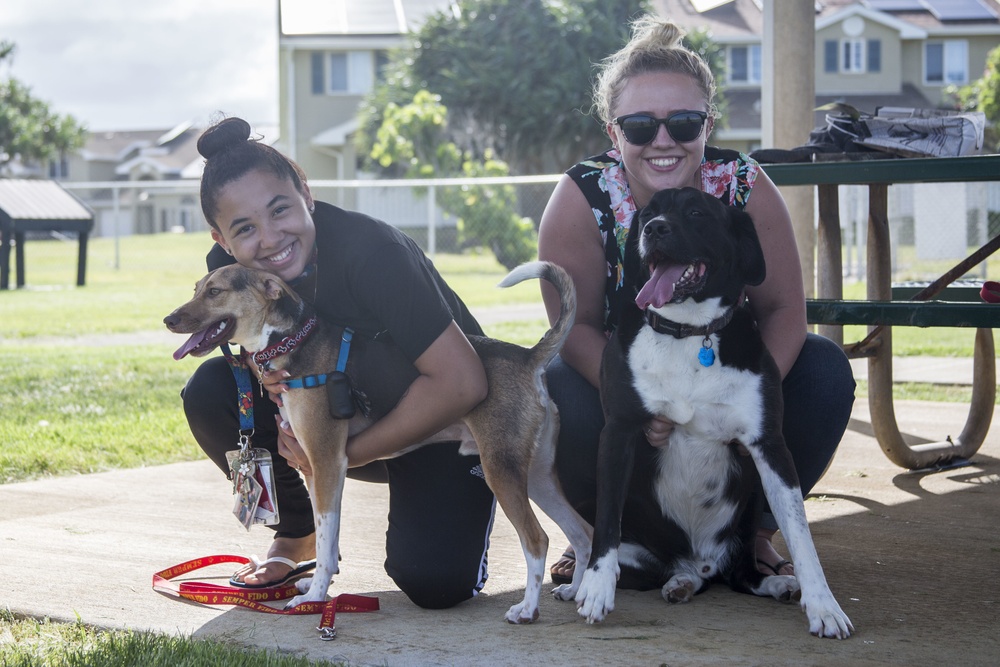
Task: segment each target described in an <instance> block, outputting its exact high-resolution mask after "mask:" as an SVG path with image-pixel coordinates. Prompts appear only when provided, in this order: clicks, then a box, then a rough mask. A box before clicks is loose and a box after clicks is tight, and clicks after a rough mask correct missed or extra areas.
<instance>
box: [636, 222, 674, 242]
mask: <svg viewBox="0 0 1000 667" xmlns="http://www.w3.org/2000/svg"><path fill="white" fill-rule="evenodd" d="M669 234H670V226H669V225H668V224H667V222H666V221H665V220H663V219H662V218H654V219H652V220H650V221H649V222H648V223H646V226H645V227H643V229H642V235H643V236H645V237H646V238H659V237H661V236H667V235H669Z"/></svg>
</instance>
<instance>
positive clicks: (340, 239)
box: [208, 202, 483, 362]
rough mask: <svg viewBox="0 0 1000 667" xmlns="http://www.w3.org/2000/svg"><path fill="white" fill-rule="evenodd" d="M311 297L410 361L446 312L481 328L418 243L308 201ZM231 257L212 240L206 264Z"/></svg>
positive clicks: (478, 331)
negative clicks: (313, 264) (313, 272)
mask: <svg viewBox="0 0 1000 667" xmlns="http://www.w3.org/2000/svg"><path fill="white" fill-rule="evenodd" d="M313 220H314V222H315V225H316V246H317V248H318V250H319V254H318V259H317V278H316V285H317V287H316V297H315V302H314V305H315V307H316V310H317V312H318V313H319V315H320V316H321V317H322V318H323V319H324V320H326V321H327V322H330V323H332V324H337V325H340V326H349V327H351V328H353V329H354V330H355V332H356V333H357V335H362V336H365V337H366V338H369V339H373V340H378V341H384V342H388V340H391V341H392V342H393V343H395V345H396V346H397V347H398V348H399V349H400V350H401V351H402V352H403V354H404V355H405V356H406V357H407V358H408V359H409V360H410V361H411V362H414V361H416V360H417V358H418V357H420V355H421V354H423V353H424V352H425V351H426V350H427V348H428V347H430V345H431V343H433V342H434V341H435V340H436V339H437V337H438V336H440V335H441V333H442V332H443V331H444V330H445V328H446V327H447V326H448V324H449V323H450V322H451V320H453V319H454V320H455V322H456V323H457V324H458V326H459V328H461V329H462V331H463V332H465V333H466V334H470V335H472V334H474V335H482V334H483V330H482V328H481V327H480V326H479V323H478V322H476V320H475V318H474V317H473V316H472V314H471V313H470V312H469V310H468V308H467V307H466V306H465V304H464V303H462V300H461V299H459V297H458V295H457V294H455V293H454V292H453V291H452V289H451V288H450V287H449V286H448V284H447V283H446V282H445V281H444V279H443V278H442V277H441V275H440V274H439V273H438V272H437V269H435V268H434V264H433V263H432V262H431V260H430V259H429V258H428V257H427V256H426V255H424V253H423V251H422V250H421V249H420V247H419V246H418V245H417V244H416V243H415V242H414V241H413V239H411V238H410V237H408V236H407V235H406V234H403V233H402V232H401V231H399V230H398V229H396V228H395V227H393V226H391V225H389V224H386V223H384V222H382V221H380V220H376V219H375V218H371V217H369V216H367V215H364V214H361V213H357V212H354V211H346V210H344V209H341V208H337V207H336V206H332V205H330V204H326V203H324V202H316V210H315V212H314V213H313ZM234 261H235V260H234V259H233V258H232V257H230V256H229V255H227V254H226V253H225V251H223V250H222V248H221V247H220V246H218V245H216V246H215V247H214V248H212V251H211V252H209V254H208V268H209V270H212V269H216V268H218V267H220V266H223V265H225V264H231V263H233V262H234Z"/></svg>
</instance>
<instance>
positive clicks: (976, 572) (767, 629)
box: [0, 401, 1000, 666]
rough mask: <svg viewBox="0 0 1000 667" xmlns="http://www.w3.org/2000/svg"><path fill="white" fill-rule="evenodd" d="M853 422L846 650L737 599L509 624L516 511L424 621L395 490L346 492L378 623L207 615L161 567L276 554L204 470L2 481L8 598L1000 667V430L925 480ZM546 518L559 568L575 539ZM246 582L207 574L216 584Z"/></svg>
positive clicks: (61, 612) (272, 640) (586, 660)
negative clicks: (390, 497)
mask: <svg viewBox="0 0 1000 667" xmlns="http://www.w3.org/2000/svg"><path fill="white" fill-rule="evenodd" d="M896 414H897V416H898V417H899V421H900V423H901V424H902V425H903V429H904V430H905V431H907V432H909V433H914V434H920V435H921V436H924V437H928V438H934V439H943V438H944V437H945V436H947V435H948V434H949V433H956V432H957V431H958V430H960V427H961V424H962V422H963V421H964V417H965V412H964V406H961V405H954V404H950V405H949V404H942V403H918V402H903V403H900V404H897V406H896ZM854 418H855V420H856V425H859V426H861V428H858V430H852V431H849V432H848V434H847V436H846V437H845V438H844V441H843V443H842V445H841V448H840V451H839V452H838V454H837V457H836V459H835V460H834V462H833V465H832V466H831V468H830V470H829V471H828V472H827V474H826V476H825V477H824V478H823V479H822V480H821V481H820V483H819V485H818V486H817V488H816V489H814V491H813V494H812V495H811V496H810V499H809V500H808V502H807V503H806V508H807V513H808V515H809V518H810V523H811V526H812V532H813V536H814V539H815V541H816V545H817V549H818V551H819V553H820V557H821V559H822V562H823V565H824V569H825V571H826V573H827V576H828V578H829V581H830V585H831V587H832V589H833V591H834V593H835V594H836V595H837V597H838V599H839V601H840V603H841V605H842V606H843V607H844V609H845V611H846V612H847V613H848V614H849V615H850V616H851V618H852V620H853V622H854V625H855V627H856V629H857V632H856V634H855V636H853V637H852V638H850V639H849V640H847V641H840V642H838V641H834V640H821V639H817V638H815V637H812V636H810V635H809V634H808V630H807V625H806V619H805V617H804V615H803V614H802V613H801V612H800V611H799V610H798V609H797V608H796V607H795V606H794V605H782V604H780V603H777V602H775V601H773V600H766V599H759V598H754V597H751V596H746V595H739V594H736V593H733V592H731V591H729V590H728V589H726V588H725V587H724V586H722V585H716V586H713V587H712V588H711V589H709V591H708V592H706V593H704V594H702V595H699V596H698V597H697V598H696V599H695V600H694V601H693V602H692V603H691V604H687V605H667V604H666V603H664V602H663V601H662V600H661V599H660V597H659V595H658V593H657V592H655V591H651V592H644V593H639V592H623V593H620V594H619V597H618V602H617V609H616V611H615V612H614V613H613V614H612V615H611V616H610V618H609V620H608V621H607V622H606V623H604V624H602V625H596V626H591V625H587V624H586V623H584V622H583V620H582V619H580V618H579V617H578V616H577V614H576V612H575V610H574V608H573V605H572V604H569V603H560V602H557V601H555V600H553V599H551V598H550V597H547V596H546V597H543V601H542V609H541V618H540V619H539V621H538V622H537V623H535V624H534V625H531V626H523V627H522V626H511V625H508V624H506V623H505V622H503V614H504V612H505V611H506V610H507V608H508V607H509V606H510V605H511V604H512V603H513V602H514V601H516V600H517V599H519V596H520V594H521V591H522V590H523V585H524V582H523V576H524V564H523V560H522V556H521V552H520V548H519V546H518V544H517V541H516V537H515V535H514V532H513V529H512V528H511V526H510V524H509V523H508V522H507V521H506V519H505V518H504V517H503V516H502V514H501V515H499V516H498V520H497V526H496V529H495V531H494V535H493V538H492V543H491V549H490V581H489V583H488V584H487V587H486V590H485V591H484V593H483V594H482V595H480V596H479V598H478V599H475V600H471V601H469V602H466V603H464V604H462V605H460V606H459V607H457V608H455V609H450V610H445V611H425V610H421V609H418V608H416V607H415V606H413V605H412V604H411V603H409V602H408V601H407V600H406V599H405V597H404V596H403V595H402V594H401V593H399V592H398V591H397V590H395V588H394V586H393V584H392V582H391V581H390V580H389V579H388V578H387V577H386V575H385V573H384V571H383V570H382V561H383V559H384V557H385V550H384V532H385V528H386V508H387V498H386V493H385V487H384V486H381V485H374V484H365V483H361V482H354V481H349V482H348V488H347V491H346V497H345V510H344V532H343V538H342V539H343V542H342V547H343V552H344V560H343V563H342V566H341V570H342V574H341V575H339V576H337V577H336V578H335V582H334V584H333V586H332V587H331V593H340V592H350V593H360V594H369V595H377V596H378V597H379V598H380V601H381V606H382V609H381V611H379V612H376V613H372V614H341V615H340V616H339V617H338V622H337V627H338V631H339V635H340V636H339V638H338V639H337V640H336V641H333V642H322V641H319V639H318V638H317V633H316V631H315V630H314V629H313V628H314V626H315V625H316V622H315V619H314V618H305V617H301V616H298V617H296V616H292V617H284V616H272V615H265V614H260V613H255V612H252V611H247V610H244V609H237V608H230V607H203V606H198V605H194V604H189V603H185V602H182V601H180V600H177V599H173V598H170V597H167V596H163V595H160V594H157V593H154V592H153V591H152V590H151V578H152V574H153V572H156V571H158V570H161V569H164V568H166V567H168V566H170V565H174V564H177V563H180V562H182V561H185V560H188V559H191V558H196V557H199V556H205V555H209V554H225V553H233V554H244V555H246V554H249V553H264V552H265V551H266V549H267V545H268V542H269V539H270V536H269V533H268V531H267V530H265V529H261V528H259V527H258V528H254V529H253V530H252V531H250V532H249V533H248V532H246V531H244V530H243V528H242V527H240V526H238V525H237V523H236V521H235V520H234V519H233V517H232V515H231V514H230V513H229V506H230V498H229V495H228V493H229V488H228V483H227V482H225V480H224V479H223V478H222V477H221V476H220V474H219V473H218V471H217V470H216V469H215V468H214V467H213V466H212V465H211V464H210V463H208V462H207V461H198V462H193V463H182V464H175V465H167V466H157V467H151V468H140V469H134V470H118V471H113V472H107V473H100V474H94V475H83V476H75V477H64V478H57V479H45V480H40V481H33V482H25V483H19V484H8V485H2V486H0V506H2V507H3V508H4V512H3V514H2V516H0V563H2V564H3V566H4V570H5V571H6V572H7V582H6V584H5V586H4V592H3V594H2V597H0V601H2V602H0V603H2V604H3V606H4V607H6V608H8V609H10V610H11V611H12V612H14V613H15V614H25V615H31V616H36V617H49V618H52V619H55V620H62V621H75V620H78V619H79V620H81V621H83V622H85V623H88V624H94V625H97V626H103V627H110V628H132V629H137V630H152V631H155V632H161V633H168V634H182V635H190V636H194V637H212V638H216V639H222V640H225V641H228V642H234V643H237V644H242V645H245V646H248V647H261V648H269V649H274V650H278V651H281V652H287V653H292V654H296V655H301V656H307V657H309V658H311V659H320V658H323V659H341V660H345V661H348V662H349V663H350V664H352V665H480V664H484V663H490V664H492V665H518V666H522V665H525V664H540V665H574V666H576V665H580V664H606V665H667V664H669V665H726V664H733V665H737V664H738V665H746V664H777V665H824V666H827V665H851V666H855V665H887V664H892V665H908V666H912V665H947V664H963V665H984V666H985V665H994V664H996V656H997V655H1000V636H998V633H997V628H998V627H1000V567H998V559H997V554H998V552H1000V536H998V533H997V530H996V526H997V523H998V521H1000V435H998V433H1000V429H998V428H997V427H996V426H994V428H993V432H992V434H991V435H990V437H989V439H988V441H987V443H986V444H985V445H984V446H983V448H982V449H981V451H980V453H979V454H978V455H977V456H976V457H974V460H973V464H972V465H970V466H968V467H964V468H958V469H953V470H948V471H943V472H937V473H932V474H918V473H909V472H906V471H903V470H901V469H899V468H896V467H895V466H893V465H892V464H891V463H890V462H889V461H888V460H887V459H886V458H885V457H884V456H882V455H881V453H880V452H879V449H878V445H877V443H876V442H875V441H874V440H873V438H871V437H870V436H868V435H866V434H865V433H864V431H865V429H864V425H865V423H866V422H867V419H868V415H867V406H866V404H865V402H864V401H861V402H859V404H858V405H857V406H856V408H855V412H854ZM543 523H544V525H545V527H546V530H548V532H549V535H550V536H551V544H550V549H549V562H551V561H552V560H554V559H555V558H556V556H557V555H558V554H559V552H560V551H561V549H562V547H563V546H564V545H565V541H564V539H563V537H562V536H561V534H560V533H559V532H558V529H556V528H555V527H554V526H553V525H552V524H551V523H550V522H549V521H548V520H547V519H546V520H544V521H543ZM779 548H780V549H782V550H784V547H783V545H780V543H779ZM232 569H233V568H231V567H220V568H218V569H216V570H214V571H212V572H210V574H211V575H213V576H215V577H218V578H219V580H220V581H221V580H222V579H224V578H225V577H227V576H228V575H229V574H230V572H231V571H232ZM547 588H548V586H546V589H547Z"/></svg>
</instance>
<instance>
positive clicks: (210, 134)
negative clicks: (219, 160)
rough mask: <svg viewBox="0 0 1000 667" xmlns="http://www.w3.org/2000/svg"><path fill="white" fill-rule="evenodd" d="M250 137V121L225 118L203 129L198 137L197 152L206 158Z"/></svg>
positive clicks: (239, 143) (244, 141) (241, 143)
mask: <svg viewBox="0 0 1000 667" xmlns="http://www.w3.org/2000/svg"><path fill="white" fill-rule="evenodd" d="M249 138H250V123H248V122H246V121H245V120H243V119H242V118H236V117H233V118H226V119H224V120H221V121H219V122H218V123H216V124H215V125H213V126H212V127H210V128H208V129H207V130H205V132H203V133H202V135H201V137H199V138H198V152H199V153H201V155H202V157H204V158H205V159H206V160H208V159H210V158H211V157H212V156H213V155H216V154H218V153H220V152H222V151H224V150H228V149H230V148H233V147H234V146H240V145H243V144H245V143H246V141H247V139H249Z"/></svg>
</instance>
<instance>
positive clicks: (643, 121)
mask: <svg viewBox="0 0 1000 667" xmlns="http://www.w3.org/2000/svg"><path fill="white" fill-rule="evenodd" d="M707 118H708V114H707V113H705V112H704V111H678V112H676V113H672V114H670V115H669V116H667V117H666V118H654V117H653V116H650V115H649V114H648V113H630V114H627V115H625V116H618V118H615V125H617V126H618V127H620V128H621V129H622V134H624V135H625V141H627V142H629V143H630V144H632V145H633V146H645V145H646V144H648V143H649V142H651V141H652V140H653V139H655V138H656V133H657V132H658V131H659V129H660V125H664V126H666V128H667V134H669V135H670V136H671V137H672V138H673V140H674V141H676V142H677V143H680V144H686V143H688V142H689V141H694V140H695V139H697V138H698V136H699V135H700V134H701V128H703V127H705V120H706V119H707Z"/></svg>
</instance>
